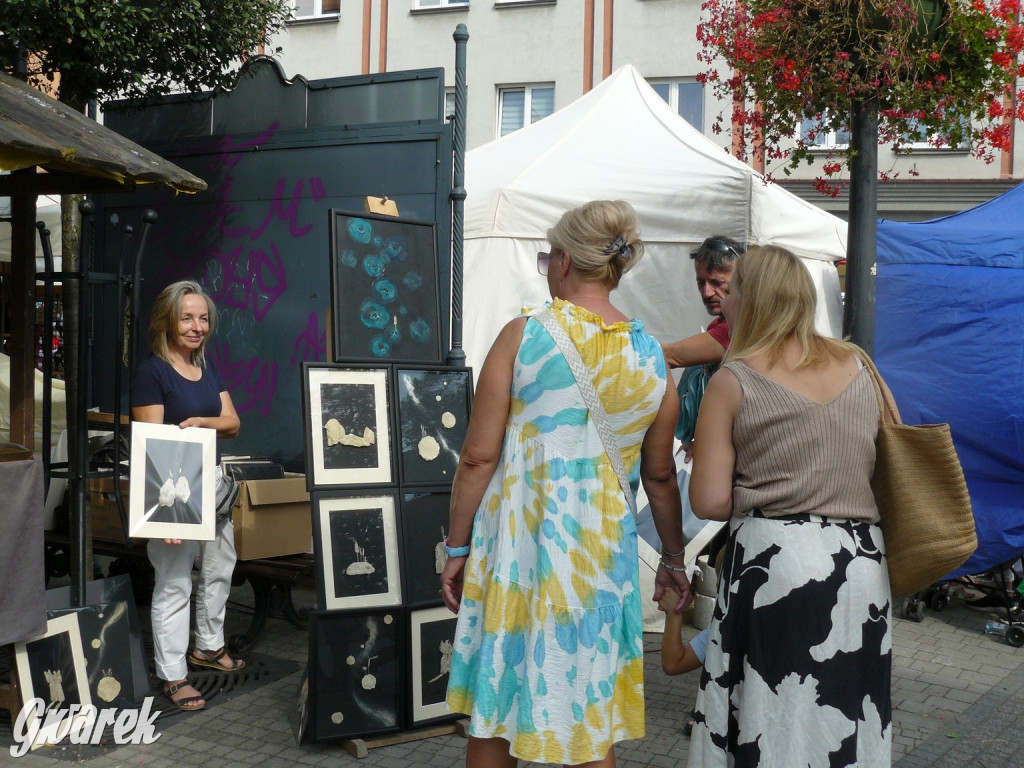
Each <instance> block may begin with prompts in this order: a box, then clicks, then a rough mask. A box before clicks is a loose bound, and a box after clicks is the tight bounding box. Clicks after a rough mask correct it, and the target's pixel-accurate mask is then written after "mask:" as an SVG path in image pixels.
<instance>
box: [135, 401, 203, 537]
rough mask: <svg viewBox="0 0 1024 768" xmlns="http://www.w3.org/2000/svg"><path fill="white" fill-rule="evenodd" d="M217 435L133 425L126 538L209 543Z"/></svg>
mask: <svg viewBox="0 0 1024 768" xmlns="http://www.w3.org/2000/svg"><path fill="white" fill-rule="evenodd" d="M216 469H217V431H216V430H213V429H204V428H201V427H188V428H187V429H182V428H181V427H179V426H177V425H176V424H150V423H148V422H142V421H133V422H132V460H131V484H130V486H129V487H130V489H131V492H130V495H129V499H128V501H129V504H128V535H129V536H131V537H135V538H142V539H190V540H194V541H213V538H214V535H215V533H216V521H217V508H216V484H215V477H214V474H215V472H216Z"/></svg>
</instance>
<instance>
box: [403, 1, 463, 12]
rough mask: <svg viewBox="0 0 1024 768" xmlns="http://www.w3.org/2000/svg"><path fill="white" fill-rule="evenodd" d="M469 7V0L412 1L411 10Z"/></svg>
mask: <svg viewBox="0 0 1024 768" xmlns="http://www.w3.org/2000/svg"><path fill="white" fill-rule="evenodd" d="M453 5H454V6H458V5H462V6H465V5H469V0H412V8H413V10H417V9H419V8H443V7H445V6H453Z"/></svg>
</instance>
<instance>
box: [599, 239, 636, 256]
mask: <svg viewBox="0 0 1024 768" xmlns="http://www.w3.org/2000/svg"><path fill="white" fill-rule="evenodd" d="M602 253H603V254H604V255H605V256H618V257H619V258H620V259H628V258H629V257H630V256H632V255H633V248H632V246H630V245H629V244H628V243H627V242H626V238H624V237H623V236H622V235H616V236H615V239H614V240H612V241H611V242H610V243H609V244H608V245H606V246H605V247H604V250H603V251H602Z"/></svg>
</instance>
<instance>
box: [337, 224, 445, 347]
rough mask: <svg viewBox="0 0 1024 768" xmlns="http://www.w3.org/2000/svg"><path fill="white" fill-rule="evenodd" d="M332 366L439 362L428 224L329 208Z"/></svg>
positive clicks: (437, 299) (434, 268)
mask: <svg viewBox="0 0 1024 768" xmlns="http://www.w3.org/2000/svg"><path fill="white" fill-rule="evenodd" d="M329 222H330V238H331V261H330V276H331V343H332V347H331V348H332V350H333V355H334V358H333V359H334V360H335V361H350V360H351V361H358V360H362V361H375V362H380V361H385V362H402V361H405V362H438V363H439V362H441V346H442V341H443V340H442V338H441V313H440V293H439V281H438V262H437V247H436V243H437V235H436V232H435V227H434V224H433V223H432V222H425V221H414V220H411V219H403V218H398V217H396V216H380V215H376V214H370V213H348V212H345V211H337V210H332V211H330V219H329Z"/></svg>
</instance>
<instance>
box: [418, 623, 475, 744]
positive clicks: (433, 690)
mask: <svg viewBox="0 0 1024 768" xmlns="http://www.w3.org/2000/svg"><path fill="white" fill-rule="evenodd" d="M457 620H458V618H457V617H456V615H455V614H454V613H452V612H451V611H449V610H448V609H447V608H446V607H445V606H443V605H442V606H440V607H439V608H424V609H421V610H418V611H409V676H410V677H411V678H412V679H411V682H412V686H411V689H412V699H411V701H410V707H409V727H410V728H414V727H418V726H421V725H426V724H428V723H434V722H438V721H441V720H456V719H458V718H460V717H464V715H462V714H461V713H459V712H449V711H448V706H447V705H446V704H445V697H446V695H447V692H448V676H449V673H450V672H451V668H452V650H453V648H454V643H455V624H456V622H457Z"/></svg>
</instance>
